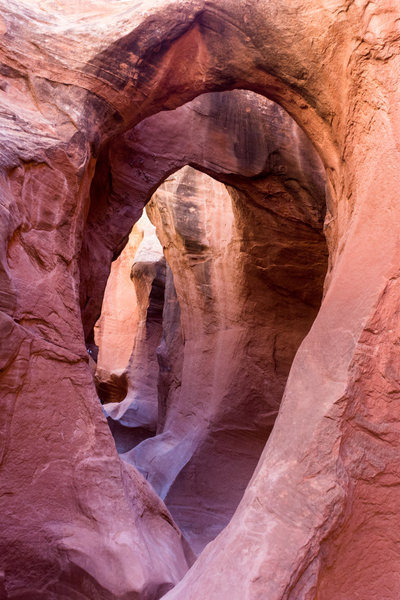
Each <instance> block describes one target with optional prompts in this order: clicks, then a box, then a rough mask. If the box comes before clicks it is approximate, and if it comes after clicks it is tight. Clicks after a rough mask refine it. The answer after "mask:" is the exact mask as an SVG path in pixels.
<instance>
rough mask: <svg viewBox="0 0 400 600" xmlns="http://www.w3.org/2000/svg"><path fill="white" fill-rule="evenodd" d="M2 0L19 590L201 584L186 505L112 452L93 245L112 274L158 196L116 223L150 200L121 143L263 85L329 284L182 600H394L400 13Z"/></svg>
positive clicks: (10, 472) (7, 456) (4, 302)
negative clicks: (298, 169) (191, 559)
mask: <svg viewBox="0 0 400 600" xmlns="http://www.w3.org/2000/svg"><path fill="white" fill-rule="evenodd" d="M0 7H1V25H0V32H1V48H0V54H1V61H2V68H1V86H0V87H1V92H0V93H1V98H0V103H1V109H2V112H1V119H2V127H1V136H2V145H1V152H0V164H1V192H2V193H1V212H2V219H1V248H0V264H1V282H2V286H1V294H0V301H1V304H0V309H1V312H0V318H1V330H2V335H1V339H2V344H1V353H0V359H1V368H2V372H1V381H0V389H1V399H2V411H1V423H0V427H1V431H2V454H1V456H2V458H1V479H0V481H1V483H0V485H1V500H0V502H1V506H0V514H1V520H2V522H1V531H2V537H1V569H2V570H3V571H4V576H3V575H1V579H2V580H3V581H2V583H1V585H2V587H3V589H4V588H5V590H6V593H7V594H8V595H11V597H13V598H27V597H28V598H34V597H35V595H36V597H47V598H51V597H52V595H53V597H54V594H56V595H57V594H58V597H63V595H64V597H66V598H74V597H77V598H78V597H79V596H82V594H83V595H88V596H89V597H90V594H92V590H93V589H94V590H96V591H95V592H94V593H95V594H99V593H100V592H101V593H102V594H103V596H104V597H107V596H108V597H110V598H112V597H124V595H125V597H126V595H127V594H131V595H132V596H133V597H135V595H136V596H138V595H139V596H140V595H142V597H144V598H146V596H147V597H150V598H151V597H157V595H160V594H161V593H162V592H163V591H164V590H165V589H166V586H167V587H168V586H170V585H171V584H172V583H173V582H175V581H176V580H177V579H178V578H179V577H180V575H181V574H182V573H183V571H184V570H185V565H184V559H183V558H182V550H181V546H180V544H181V542H180V538H179V534H178V532H177V531H176V529H175V528H174V527H173V525H171V524H170V523H169V521H168V519H167V518H166V515H165V509H164V508H163V507H162V506H161V505H160V504H158V503H157V499H156V497H155V496H154V495H153V494H152V493H151V491H150V490H149V489H148V488H147V486H146V485H145V484H144V483H143V481H142V480H141V479H140V478H139V476H138V475H137V473H135V471H132V470H129V473H130V474H129V476H127V471H126V467H125V468H124V467H121V462H120V460H119V458H118V457H117V455H116V452H115V449H114V447H113V443H112V440H111V436H110V433H109V432H108V430H107V427H106V423H105V420H104V418H103V416H102V412H101V408H100V406H99V404H98V400H97V397H96V394H95V391H94V386H93V383H92V378H91V374H90V369H89V365H88V356H87V353H86V349H85V346H84V336H83V331H82V321H81V316H80V310H79V298H78V296H79V285H80V283H81V284H82V288H81V289H82V306H83V309H84V311H85V309H87V312H88V313H89V314H90V315H91V318H90V319H87V318H86V316H85V317H84V322H85V324H87V328H86V332H87V333H90V332H91V330H92V327H93V324H94V321H95V320H96V318H97V316H98V312H99V307H98V303H99V300H100V303H101V297H102V294H103V291H104V282H103V279H102V280H101V285H100V279H99V278H97V277H96V276H94V278H93V279H92V280H91V275H92V272H91V270H90V269H87V270H86V271H85V268H84V266H83V265H84V264H85V260H87V259H85V258H84V254H85V253H86V254H87V250H88V248H89V249H90V248H91V249H92V251H93V252H92V254H91V255H90V260H89V261H88V262H89V263H90V262H97V261H100V262H101V261H105V264H106V265H108V267H107V269H106V270H109V265H110V263H111V259H112V257H115V256H116V255H117V254H118V252H119V251H120V250H121V249H122V247H123V245H124V243H123V241H125V240H126V236H127V234H128V232H129V231H130V229H131V226H132V225H133V221H134V220H135V219H136V218H137V217H138V215H139V213H140V211H141V209H142V206H143V203H144V202H145V198H143V200H142V199H140V200H138V203H137V205H135V207H134V208H126V213H125V215H126V228H125V230H124V231H122V230H119V225H116V224H115V223H114V222H112V219H109V216H110V214H113V213H114V212H115V210H116V207H118V206H119V207H120V208H121V210H123V207H124V206H125V207H131V206H132V198H129V197H128V196H129V194H128V193H127V194H126V196H125V197H121V196H120V197H118V195H116V194H115V190H114V189H113V183H112V181H110V179H109V177H108V175H109V169H108V166H107V161H105V158H104V155H100V154H99V153H100V151H101V148H102V147H103V144H106V143H108V142H109V141H110V140H111V138H112V137H113V138H114V139H116V138H117V137H118V136H119V135H120V134H122V133H123V132H126V131H128V130H130V128H131V127H132V126H133V125H135V124H136V123H139V122H140V121H141V120H142V119H144V118H145V117H148V116H150V115H151V114H155V113H156V112H158V111H159V110H161V109H173V108H176V107H177V106H179V105H182V104H184V103H185V102H187V101H189V100H191V99H193V98H194V97H195V96H197V95H198V94H201V93H204V92H211V91H221V90H226V89H232V88H243V87H245V88H247V89H251V90H253V91H256V92H259V93H261V94H264V95H266V96H268V97H269V98H271V99H272V100H275V101H277V102H278V103H280V104H281V105H282V106H283V107H284V108H286V109H287V111H288V112H289V113H290V114H291V115H292V116H293V117H294V118H295V119H296V121H297V122H298V123H299V124H300V125H301V127H302V128H303V129H304V130H305V131H306V132H307V133H308V135H309V137H310V140H311V141H312V143H313V144H314V145H315V147H316V149H317V150H318V153H319V155H320V157H321V159H322V161H323V164H324V168H325V170H326V173H327V179H328V181H329V193H328V209H329V212H328V218H327V221H326V233H327V236H328V242H329V244H328V245H329V250H330V271H329V277H328V280H327V283H326V293H325V296H324V300H323V302H322V305H321V309H320V311H319V313H318V316H317V317H316V320H315V321H314V324H313V326H312V328H311V330H310V332H309V334H308V335H307V337H306V339H305V340H304V341H303V343H302V345H301V347H300V349H299V351H298V352H297V354H296V357H295V360H294V362H293V365H292V368H291V371H290V375H289V379H288V383H287V386H286V389H285V395H284V400H283V403H282V405H281V409H280V412H279V416H278V419H277V422H276V425H275V427H274V430H273V433H272V435H271V436H270V438H269V441H268V444H267V446H266V448H265V450H264V452H263V456H262V459H261V461H260V463H259V465H258V468H257V471H256V473H255V475H254V477H253V478H252V481H251V482H250V485H249V486H248V488H247V490H246V492H245V495H244V497H243V500H242V502H241V504H240V506H239V508H238V511H237V512H236V513H235V515H234V517H233V519H232V520H231V522H230V524H229V525H228V527H227V528H226V529H225V530H224V532H223V533H222V534H221V535H220V536H218V538H217V539H216V540H215V541H214V542H213V543H212V544H211V545H209V546H208V548H207V549H206V550H205V551H204V552H203V553H202V556H201V557H200V558H199V560H198V561H197V562H196V563H195V565H194V566H193V568H192V569H191V570H190V571H189V573H188V575H187V576H186V577H185V578H184V579H183V581H182V582H181V583H180V584H179V585H178V586H177V587H176V588H175V589H174V590H173V591H171V592H169V595H167V596H166V597H167V598H168V600H169V599H171V600H172V598H184V599H185V600H194V599H203V598H204V597H208V598H224V597H228V598H230V600H236V599H238V600H239V599H240V600H242V598H243V597H246V596H247V597H248V598H252V599H255V598H258V597H260V596H261V597H268V598H269V599H271V600H273V599H275V598H276V599H278V598H279V599H281V598H296V599H297V598H312V597H315V596H317V597H318V598H323V599H328V598H329V599H330V598H332V597H335V598H338V600H345V599H346V600H347V598H349V597H357V596H358V597H361V598H382V597H386V598H388V599H389V598H390V599H392V598H396V597H397V596H398V591H399V582H398V577H397V573H398V572H399V562H400V559H399V553H398V536H397V533H396V532H397V521H398V513H399V507H400V503H399V497H398V495H399V492H398V485H396V482H397V481H398V478H399V473H398V460H397V455H398V436H397V430H398V425H399V423H398V411H397V406H396V402H395V401H393V399H395V398H396V397H397V395H398V381H397V377H396V373H397V372H398V371H399V368H398V367H399V365H398V353H397V352H396V348H397V330H396V318H397V303H398V296H399V293H398V289H397V282H398V260H397V257H398V237H399V236H398V225H397V224H398V223H399V222H400V220H399V218H398V211H399V203H398V201H397V199H398V189H399V184H400V181H399V178H400V169H399V144H398V140H399V122H400V117H399V110H398V106H399V85H398V83H399V70H400V68H399V43H400V34H399V28H398V23H399V8H398V3H397V1H396V0H382V2H379V3H374V2H369V1H368V0H359V1H357V2H348V1H347V0H320V1H318V2H317V3H316V2H314V0H301V1H300V0H295V1H293V0H282V1H281V2H280V3H279V6H277V5H276V3H275V2H269V1H268V2H267V1H260V0H257V1H256V0H249V1H248V2H246V3H239V2H237V1H236V0H223V1H219V2H212V1H207V2H205V1H204V0H185V1H184V2H179V3H176V2H165V0H154V2H152V3H151V4H150V3H147V2H139V3H130V2H127V1H122V2H119V1H116V0H110V1H108V2H107V3H104V2H98V3H97V2H96V3H95V4H94V3H92V2H90V3H87V4H86V5H85V6H84V7H81V6H80V5H79V12H78V11H77V3H75V2H73V3H70V2H68V3H66V2H58V3H54V2H53V1H52V0H45V1H44V2H42V3H40V4H32V3H31V2H27V1H22V2H19V3H18V4H17V3H15V2H13V1H10V0H7V2H6V1H4V0H3V1H2V2H1V3H0ZM177 65H179V68H177ZM102 161H103V163H102ZM96 163H97V165H98V170H97V173H98V175H99V173H100V172H101V166H100V165H101V164H103V167H104V170H103V179H102V178H101V177H100V179H97V183H96V184H95V187H94V188H92V192H91V202H90V206H89V196H90V194H89V187H90V183H91V180H92V176H93V173H94V170H95V166H96ZM163 172H164V173H165V171H163ZM157 184H158V180H157ZM96 186H97V188H96ZM102 186H105V187H107V188H108V189H109V191H110V194H109V195H105V196H104V195H103V196H102V195H101V194H98V191H99V189H100V190H101V187H102ZM152 191H153V190H152ZM146 197H147V193H146ZM114 201H115V202H114ZM133 204H135V203H133ZM96 212H97V213H98V220H97V221H96V219H94V217H93V215H94V214H95V213H96ZM85 221H86V222H87V223H88V224H90V223H92V224H93V226H92V228H93V230H94V231H95V230H96V228H97V229H99V230H103V231H110V229H112V228H113V227H114V226H117V229H118V231H117V232H116V235H115V239H116V240H117V241H118V244H117V243H115V244H114V243H108V244H106V246H101V244H95V243H94V244H93V245H90V243H89V237H88V236H87V235H86V233H85V231H84V224H85ZM95 221H96V223H95V225H94V222H95ZM118 222H119V223H120V221H118ZM107 237H108V234H107ZM83 239H85V240H86V241H85V243H84V246H85V249H84V254H82V255H81V246H82V241H83ZM89 254H90V252H89ZM79 264H80V265H81V271H79V268H78V265H79ZM81 275H82V277H81ZM97 281H99V285H97V283H96V282H97ZM95 288H97V291H94V290H95ZM92 298H96V301H95V304H96V306H95V307H91V305H90V302H91V299H92ZM288 440H290V444H289V443H288ZM132 478H133V479H132ZM132 481H133V484H132V485H131V482H132ZM99 490H101V494H99ZM138 490H141V492H140V493H139V494H138ZM135 494H138V495H136V496H135ZM132 498H133V500H132ZM155 507H156V508H155ZM143 511H144V512H143ZM110 515H112V517H110ZM127 524H129V525H127ZM99 546H102V548H103V550H102V551H101V552H99V551H98V549H99ZM149 548H151V549H152V550H151V551H149ZM154 548H157V551H154ZM110 557H112V558H110ZM110 560H111V561H115V562H114V565H115V568H114V569H110V570H107V569H105V568H104V566H105V565H108V564H109V563H110ZM116 573H118V576H117V575H116ZM221 573H223V577H221Z"/></svg>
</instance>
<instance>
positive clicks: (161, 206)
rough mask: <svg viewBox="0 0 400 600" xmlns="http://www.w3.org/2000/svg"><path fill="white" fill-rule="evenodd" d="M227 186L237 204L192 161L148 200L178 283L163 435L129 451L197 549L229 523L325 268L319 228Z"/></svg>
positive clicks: (170, 303)
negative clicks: (289, 219)
mask: <svg viewBox="0 0 400 600" xmlns="http://www.w3.org/2000/svg"><path fill="white" fill-rule="evenodd" d="M264 185H266V184H265V182H264ZM267 185H268V184H267ZM258 187H261V183H260V182H259V183H258ZM248 188H249V185H248ZM270 191H271V194H272V191H273V190H270ZM275 191H276V188H275ZM279 192H280V208H281V210H283V208H284V206H283V199H284V196H283V190H282V189H279ZM232 195H233V197H234V207H233V206H232V198H231V196H230V195H229V193H228V191H227V189H226V187H225V186H224V185H223V184H221V183H218V182H216V181H213V180H212V179H210V177H208V176H207V175H205V174H201V173H199V172H198V171H195V170H193V169H192V168H190V167H186V168H185V169H183V170H181V171H179V172H178V173H176V174H175V175H173V176H172V175H171V176H169V178H168V180H167V182H165V183H164V184H163V185H162V186H161V187H160V188H159V190H158V191H157V192H156V194H154V196H153V198H152V201H151V204H150V205H149V207H148V209H147V210H150V216H151V218H152V220H153V222H154V223H155V224H156V225H157V234H158V236H159V239H160V241H161V243H162V245H163V247H164V249H165V255H166V258H167V260H168V263H169V265H170V267H171V271H172V275H173V282H174V287H172V286H170V289H169V292H168V294H167V295H166V297H165V302H166V309H165V311H166V314H165V316H164V319H165V323H164V340H163V344H162V346H161V348H160V350H159V360H160V364H161V380H160V384H159V394H160V411H161V412H160V415H159V424H158V430H157V434H158V435H157V436H156V437H154V438H151V439H148V440H147V441H146V442H143V443H142V444H140V445H139V446H137V447H136V448H135V449H133V450H131V451H130V452H129V453H127V454H124V455H123V457H124V459H125V460H128V461H130V462H132V463H133V464H135V465H136V466H137V467H138V468H139V469H140V470H141V471H142V473H143V474H144V475H145V476H146V478H147V480H148V481H149V482H150V483H151V484H152V485H153V487H154V488H155V489H156V491H157V492H158V493H159V494H160V496H161V497H162V498H164V499H165V500H166V503H167V506H168V507H169V508H170V510H171V511H172V514H173V516H174V518H175V519H176V520H177V523H178V524H179V525H180V526H181V527H182V529H183V531H184V533H185V535H186V536H187V538H188V540H189V542H190V543H191V544H192V547H193V549H194V550H195V551H196V552H199V551H200V550H201V549H202V548H203V547H204V545H205V544H206V543H208V542H209V541H210V540H211V539H213V538H214V537H215V536H216V535H217V533H219V531H221V529H222V528H223V527H224V526H225V525H227V523H228V522H229V519H230V517H231V516H232V514H233V512H234V510H235V508H236V507H237V505H238V503H239V500H240V499H241V497H242V495H243V492H244V490H245V488H246V486H247V483H248V481H249V479H250V477H251V475H252V472H253V470H254V468H255V466H256V464H257V461H258V459H259V456H260V454H261V451H262V449H263V447H264V445H265V442H266V440H267V438H268V436H269V434H270V432H271V429H272V426H273V424H274V421H275V418H276V415H277V413H278V409H279V404H280V400H281V396H282V392H283V388H284V385H285V382H286V378H287V375H288V372H289V368H290V365H291V362H292V360H293V356H294V354H295V352H296V350H297V348H298V346H299V344H300V342H301V340H302V339H303V337H304V336H305V334H306V332H307V330H308V329H309V327H310V326H311V323H312V321H313V319H314V317H315V314H316V311H317V308H318V305H319V301H320V297H321V288H322V280H323V264H324V257H325V251H324V247H323V240H322V238H321V237H320V239H319V243H318V238H317V237H314V236H312V235H311V236H310V234H309V233H308V235H307V228H306V227H305V226H304V224H303V225H302V227H301V226H300V224H299V223H296V224H295V225H293V224H292V225H290V224H289V225H288V224H286V226H285V222H284V220H283V219H280V221H279V223H280V225H281V227H280V228H278V227H277V223H276V220H277V219H279V217H277V216H276V215H275V216H274V217H273V218H271V214H270V213H268V212H267V211H266V210H265V209H263V207H262V206H260V205H257V204H253V206H251V207H250V206H249V202H248V200H247V199H246V198H243V195H242V193H241V192H239V191H237V190H233V189H232ZM253 197H254V199H255V200H256V199H257V195H256V194H254V196H253ZM287 198H288V200H289V201H290V200H291V196H287ZM299 229H300V232H299ZM265 231H268V232H269V236H268V240H267V241H266V240H265ZM313 244H314V247H313ZM318 252H320V256H318ZM311 257H312V258H313V259H314V260H311ZM302 261H303V262H302ZM318 261H319V264H320V267H319V268H318V266H317V265H318ZM278 282H279V283H278ZM175 290H176V295H177V302H178V305H179V306H178V310H177V308H176V307H175V302H174V298H175ZM172 314H175V319H178V318H179V321H177V322H176V321H175V322H174V321H173V320H172V319H171V316H172ZM179 327H181V331H177V329H179ZM154 355H155V352H154ZM166 372H168V375H167V376H166ZM166 385H168V386H169V387H168V388H167V387H166Z"/></svg>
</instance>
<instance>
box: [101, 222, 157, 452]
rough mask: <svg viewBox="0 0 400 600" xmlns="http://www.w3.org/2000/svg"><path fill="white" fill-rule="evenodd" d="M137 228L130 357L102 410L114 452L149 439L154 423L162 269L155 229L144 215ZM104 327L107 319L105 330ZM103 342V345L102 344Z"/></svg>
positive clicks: (133, 267) (155, 428)
mask: <svg viewBox="0 0 400 600" xmlns="http://www.w3.org/2000/svg"><path fill="white" fill-rule="evenodd" d="M139 223H140V224H141V226H142V228H143V234H144V235H143V239H142V242H141V244H140V246H139V248H138V250H137V252H136V254H135V258H134V260H133V262H132V265H131V269H130V273H129V278H128V279H129V280H131V285H132V284H133V285H132V287H133V288H134V291H135V307H136V309H137V319H138V325H137V329H136V331H135V332H133V333H132V332H130V338H129V345H130V346H131V347H132V345H133V347H132V352H131V356H130V358H129V362H128V364H127V366H126V369H125V370H123V371H122V373H120V377H119V381H120V382H121V387H123V382H124V381H126V382H127V388H126V389H125V390H124V396H123V397H122V398H120V401H119V402H117V403H113V402H111V403H108V404H106V405H105V406H104V409H105V411H106V414H107V416H108V419H109V424H110V426H111V430H112V431H113V434H114V439H115V440H116V444H117V449H118V451H119V452H121V451H126V450H130V449H131V448H132V447H133V446H135V445H136V444H137V443H139V442H140V441H142V440H143V439H145V438H147V437H149V436H152V435H154V434H155V433H156V430H157V420H158V393H157V383H158V361H157V347H158V345H159V343H160V341H161V336H162V318H163V308H164V290H165V279H166V273H165V271H166V264H165V258H164V255H163V252H162V247H161V245H160V242H159V241H158V238H157V236H156V233H155V228H154V226H153V225H152V224H151V223H150V221H149V219H148V217H147V215H146V213H144V214H143V216H142V217H141V219H140V221H139ZM125 275H127V273H125ZM107 287H108V285H107ZM121 301H122V302H123V303H125V302H128V303H129V297H128V298H125V297H123V296H122V298H121ZM102 317H103V314H102ZM102 317H101V318H102ZM106 322H107V319H105V321H104V324H105V325H106ZM102 343H103V344H105V343H107V341H106V340H105V339H103V340H102ZM121 400H122V401H121Z"/></svg>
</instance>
